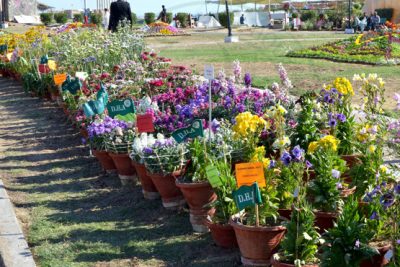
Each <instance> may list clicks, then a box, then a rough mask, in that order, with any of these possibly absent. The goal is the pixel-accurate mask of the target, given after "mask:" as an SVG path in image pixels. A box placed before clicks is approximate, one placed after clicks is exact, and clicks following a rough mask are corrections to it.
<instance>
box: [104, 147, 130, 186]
mask: <svg viewBox="0 0 400 267" xmlns="http://www.w3.org/2000/svg"><path fill="white" fill-rule="evenodd" d="M108 154H109V155H110V157H111V158H112V159H113V161H114V164H115V166H116V167H117V172H118V176H119V179H121V183H122V185H129V184H132V183H135V182H136V171H135V168H134V167H133V166H132V164H131V158H130V157H129V155H128V154H115V153H111V152H108Z"/></svg>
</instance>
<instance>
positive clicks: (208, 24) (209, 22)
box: [197, 16, 221, 28]
mask: <svg viewBox="0 0 400 267" xmlns="http://www.w3.org/2000/svg"><path fill="white" fill-rule="evenodd" d="M197 27H198V28H218V27H221V24H220V23H219V22H218V20H216V19H215V18H214V17H213V16H200V17H199V20H198V21H197Z"/></svg>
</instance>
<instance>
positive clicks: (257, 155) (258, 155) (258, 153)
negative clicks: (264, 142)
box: [250, 146, 270, 169]
mask: <svg viewBox="0 0 400 267" xmlns="http://www.w3.org/2000/svg"><path fill="white" fill-rule="evenodd" d="M250 162H262V164H263V166H264V168H265V169H267V168H269V164H270V159H269V158H265V147H264V146H259V147H256V149H255V150H254V152H253V155H252V157H251V159H250Z"/></svg>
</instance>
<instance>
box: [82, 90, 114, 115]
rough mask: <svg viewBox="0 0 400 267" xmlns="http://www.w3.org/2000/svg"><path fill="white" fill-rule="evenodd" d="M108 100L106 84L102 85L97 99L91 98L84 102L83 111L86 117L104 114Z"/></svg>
mask: <svg viewBox="0 0 400 267" xmlns="http://www.w3.org/2000/svg"><path fill="white" fill-rule="evenodd" d="M107 102H108V93H107V90H106V88H105V87H104V85H101V88H100V90H99V91H98V92H97V100H90V101H88V102H86V103H85V104H83V106H82V107H83V112H84V113H85V116H86V117H92V116H94V115H96V114H102V113H103V112H104V110H105V108H106V103H107Z"/></svg>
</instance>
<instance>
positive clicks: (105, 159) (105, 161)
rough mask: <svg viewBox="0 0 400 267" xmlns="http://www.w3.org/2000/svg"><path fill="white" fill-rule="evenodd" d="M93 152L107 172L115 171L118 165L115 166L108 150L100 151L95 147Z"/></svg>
mask: <svg viewBox="0 0 400 267" xmlns="http://www.w3.org/2000/svg"><path fill="white" fill-rule="evenodd" d="M92 152H93V155H94V156H95V157H96V158H97V160H98V161H99V162H100V164H101V166H102V167H103V169H104V170H105V171H106V172H108V173H110V172H115V171H116V170H117V167H115V164H114V161H113V159H112V158H111V157H110V155H108V152H107V151H99V150H95V149H93V150H92Z"/></svg>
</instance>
